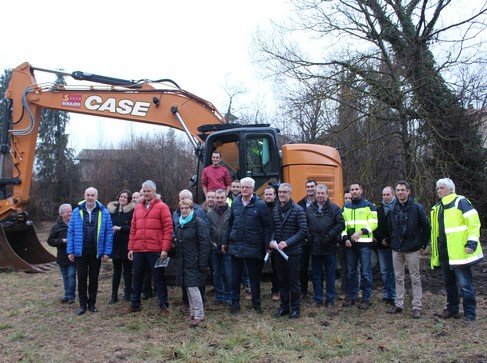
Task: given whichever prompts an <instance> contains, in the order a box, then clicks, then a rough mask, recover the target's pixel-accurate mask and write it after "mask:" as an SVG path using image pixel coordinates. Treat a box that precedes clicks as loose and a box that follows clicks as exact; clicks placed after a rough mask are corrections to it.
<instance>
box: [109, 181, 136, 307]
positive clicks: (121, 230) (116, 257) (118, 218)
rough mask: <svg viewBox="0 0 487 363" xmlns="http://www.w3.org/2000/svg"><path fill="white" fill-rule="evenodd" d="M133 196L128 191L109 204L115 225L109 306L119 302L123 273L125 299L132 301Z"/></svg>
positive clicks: (121, 193) (122, 192)
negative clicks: (130, 239) (129, 257)
mask: <svg viewBox="0 0 487 363" xmlns="http://www.w3.org/2000/svg"><path fill="white" fill-rule="evenodd" d="M131 202H132V194H131V193H130V192H129V191H128V190H122V191H121V192H120V193H118V196H117V201H116V202H110V203H108V206H107V209H108V211H109V212H110V216H111V217H112V224H113V249H112V254H111V256H110V257H111V258H112V261H113V279H112V298H111V299H110V301H109V304H114V303H116V302H117V301H118V287H119V285H120V279H121V277H122V273H123V280H124V284H125V289H124V294H123V299H124V300H125V301H129V300H130V293H131V291H132V261H130V260H129V259H128V251H127V246H128V243H129V234H130V223H131V222H132V215H133V214H134V204H133V203H131Z"/></svg>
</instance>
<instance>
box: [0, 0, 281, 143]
mask: <svg viewBox="0 0 487 363" xmlns="http://www.w3.org/2000/svg"><path fill="white" fill-rule="evenodd" d="M289 9H290V7H289V4H288V2H287V1H285V0H246V1H228V0H227V1H224V0H216V1H184V0H180V1H142V0H140V1H126V0H123V1H116V2H115V1H113V2H112V1H102V0H98V1H93V0H83V1H79V2H73V1H35V0H27V1H8V2H5V3H4V4H2V21H1V22H0V30H1V34H2V41H1V46H0V69H1V70H2V72H3V69H5V68H14V67H16V66H18V65H20V64H21V63H23V62H25V61H27V62H29V63H31V64H32V65H34V66H36V67H40V68H49V69H64V70H65V71H67V72H72V71H77V70H80V71H84V72H88V73H96V74H101V75H107V76H112V77H117V78H124V79H140V78H148V79H159V78H171V79H173V80H174V81H176V82H177V83H178V84H179V85H180V86H181V87H182V88H184V89H187V90H188V91H190V92H192V93H195V94H196V95H198V96H200V97H203V98H205V99H207V100H209V101H210V102H212V103H213V104H215V106H216V107H217V108H219V109H220V110H221V111H222V112H223V108H224V107H226V106H227V103H228V97H227V96H226V95H225V92H224V86H225V83H226V82H227V81H228V82H230V83H231V84H238V83H242V84H243V85H244V86H245V88H246V89H247V90H248V92H247V94H246V96H245V97H246V100H248V101H249V102H250V101H252V100H257V99H259V100H261V101H262V100H265V101H264V102H269V103H271V102H272V97H271V94H270V93H271V92H270V85H269V83H267V84H265V83H264V81H263V80H262V79H260V77H259V75H258V70H257V67H256V66H255V65H253V64H252V62H251V50H250V49H251V47H250V42H251V39H252V36H253V35H254V33H255V31H256V29H257V27H260V28H268V27H269V26H270V19H274V20H279V19H281V18H285V17H286V16H287V14H288V11H289ZM47 80H50V78H48V79H47ZM38 81H39V82H41V81H44V82H45V81H46V79H44V78H41V77H38ZM67 81H68V83H69V79H67ZM242 101H244V100H242ZM102 126H103V130H104V131H103V132H99V131H96V130H100V128H101V127H102ZM140 126H142V125H140V124H139V125H132V128H131V127H130V124H129V123H128V122H125V121H122V122H121V121H114V120H109V119H101V120H97V118H94V117H88V116H79V115H75V114H71V126H70V128H69V133H70V135H71V136H70V140H71V146H72V147H75V148H76V149H78V150H79V149H80V148H86V147H88V148H90V147H91V148H93V147H99V146H102V147H103V146H107V145H108V146H109V145H110V143H112V141H116V140H118V139H119V138H120V134H126V133H128V132H130V131H131V130H140V129H141V127H140ZM90 130H91V131H90ZM143 130H144V131H141V132H145V130H148V126H146V127H145V128H143Z"/></svg>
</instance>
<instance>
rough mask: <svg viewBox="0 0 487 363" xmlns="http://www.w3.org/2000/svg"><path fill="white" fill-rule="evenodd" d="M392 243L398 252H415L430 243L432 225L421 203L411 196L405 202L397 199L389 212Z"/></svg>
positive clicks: (388, 221) (388, 222)
mask: <svg viewBox="0 0 487 363" xmlns="http://www.w3.org/2000/svg"><path fill="white" fill-rule="evenodd" d="M387 226H388V231H389V235H390V245H391V247H392V250H393V251H396V252H415V251H419V250H420V249H421V248H425V247H426V245H427V244H428V241H429V238H430V233H431V227H430V223H429V222H428V218H427V217H426V212H425V211H424V208H423V206H422V205H421V204H418V203H416V202H414V201H413V200H412V199H411V198H409V199H408V201H407V202H406V203H404V204H401V203H400V202H399V201H396V203H395V204H394V206H393V208H392V210H391V211H390V212H389V213H388V214H387Z"/></svg>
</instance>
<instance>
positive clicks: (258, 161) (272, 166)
mask: <svg viewBox="0 0 487 363" xmlns="http://www.w3.org/2000/svg"><path fill="white" fill-rule="evenodd" d="M244 152H245V166H246V167H245V173H246V175H245V176H249V177H251V178H253V179H254V180H255V190H256V191H257V190H258V189H260V188H261V186H264V187H265V186H266V185H267V184H268V183H269V182H270V181H276V180H279V154H278V152H277V147H276V144H275V140H274V138H273V137H272V136H271V135H267V134H260V135H258V134H257V135H255V134H248V135H246V137H245V150H244Z"/></svg>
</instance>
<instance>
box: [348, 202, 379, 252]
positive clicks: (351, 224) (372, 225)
mask: <svg viewBox="0 0 487 363" xmlns="http://www.w3.org/2000/svg"><path fill="white" fill-rule="evenodd" d="M343 219H344V220H345V229H344V230H343V232H342V238H343V241H345V240H347V239H350V237H351V236H352V235H353V234H354V233H355V232H358V231H362V236H361V237H360V238H359V240H358V241H357V242H352V243H357V244H358V246H369V247H371V246H372V245H373V244H374V240H373V233H372V232H373V231H374V230H375V229H376V228H377V209H376V208H375V205H374V204H373V203H371V202H369V201H368V200H367V199H364V198H360V199H352V201H351V202H349V203H347V204H345V206H344V207H343Z"/></svg>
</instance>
